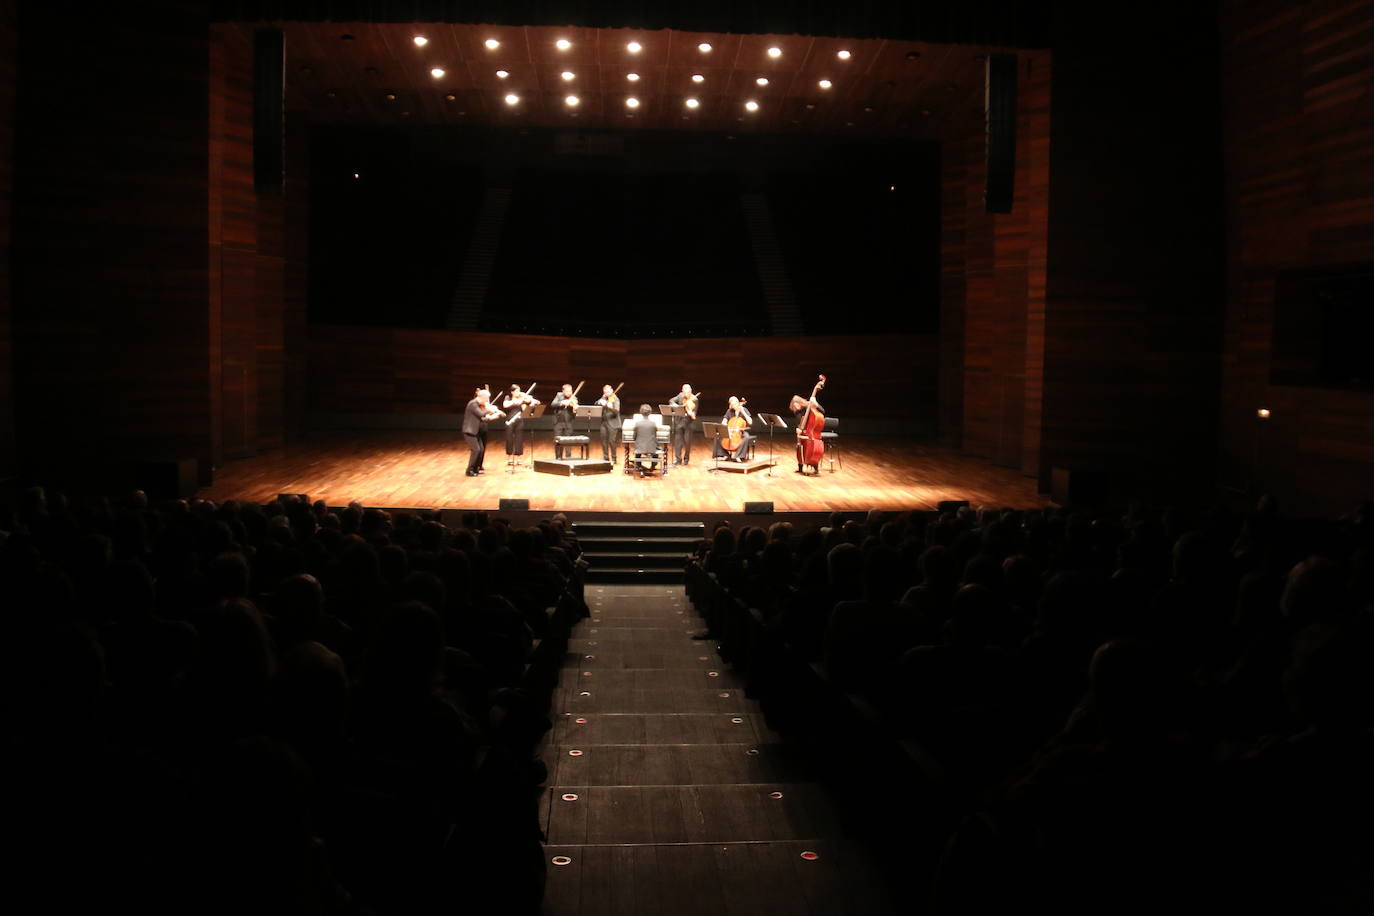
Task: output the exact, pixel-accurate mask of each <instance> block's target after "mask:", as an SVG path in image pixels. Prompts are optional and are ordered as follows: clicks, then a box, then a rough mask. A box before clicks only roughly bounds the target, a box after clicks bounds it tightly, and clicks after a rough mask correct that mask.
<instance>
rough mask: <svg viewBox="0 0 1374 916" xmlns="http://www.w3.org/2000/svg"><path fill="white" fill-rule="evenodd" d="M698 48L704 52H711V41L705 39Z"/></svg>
mask: <svg viewBox="0 0 1374 916" xmlns="http://www.w3.org/2000/svg"><path fill="white" fill-rule="evenodd" d="M697 50H698V51H700V52H701V53H702V54H709V53H710V52H711V43H710V42H709V41H703V42H702V43H701V44H699V45H697Z"/></svg>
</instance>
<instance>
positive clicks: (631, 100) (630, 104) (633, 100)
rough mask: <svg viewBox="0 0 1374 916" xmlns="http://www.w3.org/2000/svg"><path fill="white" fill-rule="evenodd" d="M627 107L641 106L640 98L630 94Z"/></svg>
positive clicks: (626, 102)
mask: <svg viewBox="0 0 1374 916" xmlns="http://www.w3.org/2000/svg"><path fill="white" fill-rule="evenodd" d="M625 107H626V108H638V107H639V99H637V98H635V97H634V96H630V97H629V98H628V99H626V100H625Z"/></svg>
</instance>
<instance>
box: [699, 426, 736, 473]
mask: <svg viewBox="0 0 1374 916" xmlns="http://www.w3.org/2000/svg"><path fill="white" fill-rule="evenodd" d="M701 431H702V432H703V433H705V434H706V438H707V439H710V440H711V466H710V467H709V468H707V469H706V470H707V471H710V472H712V473H715V472H716V471H719V470H720V456H719V455H718V454H717V453H716V443H717V442H719V441H720V440H721V439H728V438H730V425H729V424H728V423H712V422H709V421H703V422H702V424H701Z"/></svg>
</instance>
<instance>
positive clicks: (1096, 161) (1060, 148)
mask: <svg viewBox="0 0 1374 916" xmlns="http://www.w3.org/2000/svg"><path fill="white" fill-rule="evenodd" d="M1119 12H1120V11H1119V10H1117V9H1116V8H1115V7H1112V6H1110V5H1106V4H1103V5H1099V6H1097V7H1093V8H1091V9H1089V8H1087V7H1080V6H1075V7H1074V14H1073V15H1069V16H1063V17H1057V18H1056V26H1055V28H1056V33H1055V42H1054V48H1055V51H1054V72H1053V80H1052V87H1051V88H1052V93H1053V98H1054V116H1053V119H1052V122H1051V134H1050V140H1051V144H1052V148H1053V149H1052V155H1051V158H1050V173H1049V180H1050V183H1049V233H1048V251H1047V255H1046V258H1047V260H1046V292H1045V317H1044V340H1045V346H1044V393H1043V400H1042V407H1041V418H1042V419H1041V423H1040V431H1041V441H1040V452H1041V456H1042V458H1041V462H1040V469H1039V471H1040V479H1041V483H1042V486H1044V485H1047V484H1048V478H1049V474H1050V470H1051V468H1053V467H1055V466H1062V467H1067V468H1103V469H1107V470H1110V471H1112V472H1113V473H1114V474H1115V475H1116V478H1117V488H1118V490H1119V491H1120V492H1123V493H1125V492H1132V493H1140V494H1142V495H1148V496H1156V497H1160V498H1177V497H1178V496H1179V495H1180V494H1183V493H1187V492H1189V491H1195V492H1197V493H1198V494H1203V495H1207V496H1210V494H1211V492H1212V480H1213V467H1212V465H1213V463H1214V462H1213V455H1214V448H1213V445H1212V443H1214V442H1215V441H1216V431H1217V423H1216V409H1217V395H1216V392H1217V389H1218V384H1219V371H1218V364H1219V359H1218V356H1219V353H1220V342H1221V314H1222V306H1221V303H1222V297H1223V289H1222V282H1221V281H1222V270H1221V264H1222V260H1223V252H1224V246H1223V223H1222V209H1221V199H1222V195H1221V190H1220V189H1221V186H1222V171H1221V149H1220V136H1219V129H1218V123H1219V120H1220V103H1219V99H1218V92H1217V82H1218V77H1217V63H1216V61H1217V51H1216V41H1217V37H1216V33H1215V29H1214V28H1212V27H1210V25H1209V23H1207V22H1206V21H1202V22H1201V23H1199V24H1198V25H1197V26H1195V27H1194V28H1179V27H1178V26H1177V24H1176V23H1174V22H1172V21H1171V20H1170V19H1169V17H1150V16H1138V17H1135V21H1134V23H1133V27H1132V28H1131V29H1126V30H1123V29H1120V28H1118V27H1117V26H1118V25H1119V23H1118V19H1117V17H1118V16H1119ZM1107 34H1110V35H1112V40H1111V41H1104V40H1103V36H1104V35H1107ZM1161 48H1170V49H1172V50H1173V51H1174V52H1175V53H1173V54H1171V55H1170V57H1169V64H1168V66H1160V65H1157V62H1158V60H1159V53H1160V49H1161ZM1152 62H1154V63H1152Z"/></svg>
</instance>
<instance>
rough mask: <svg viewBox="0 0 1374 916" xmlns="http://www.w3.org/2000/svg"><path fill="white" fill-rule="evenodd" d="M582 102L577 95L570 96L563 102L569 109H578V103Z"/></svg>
mask: <svg viewBox="0 0 1374 916" xmlns="http://www.w3.org/2000/svg"><path fill="white" fill-rule="evenodd" d="M580 101H582V100H581V99H579V98H578V97H577V96H575V95H570V96H568V97H567V98H566V99H564V100H563V102H564V103H565V104H566V105H567V106H568V107H569V108H574V107H576V105H577V103H578V102H580Z"/></svg>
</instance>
